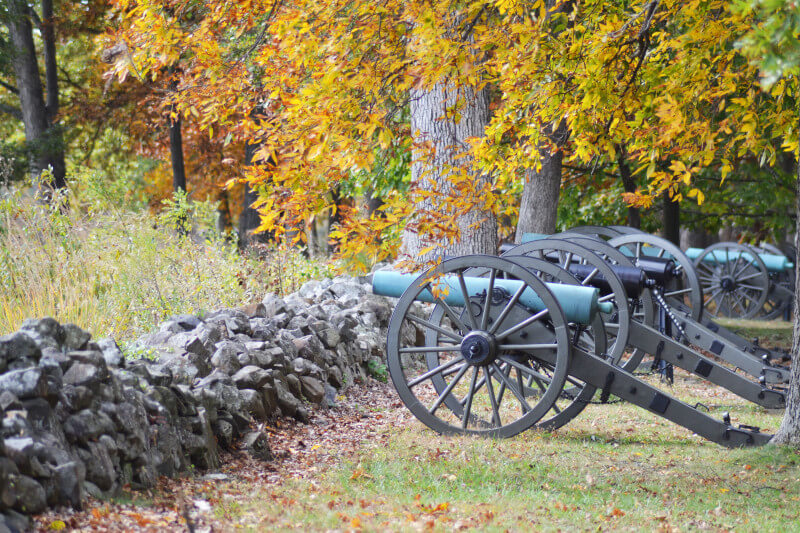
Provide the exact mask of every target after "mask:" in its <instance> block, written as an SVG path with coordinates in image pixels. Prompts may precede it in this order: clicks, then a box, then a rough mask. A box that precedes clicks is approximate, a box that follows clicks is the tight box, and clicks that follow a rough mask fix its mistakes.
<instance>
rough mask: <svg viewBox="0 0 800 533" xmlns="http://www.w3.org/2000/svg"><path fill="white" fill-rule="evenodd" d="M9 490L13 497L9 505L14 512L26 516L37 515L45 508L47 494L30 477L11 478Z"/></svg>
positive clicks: (18, 476)
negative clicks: (13, 500)
mask: <svg viewBox="0 0 800 533" xmlns="http://www.w3.org/2000/svg"><path fill="white" fill-rule="evenodd" d="M9 488H10V489H11V491H12V492H13V494H14V496H15V500H16V501H15V502H14V504H13V505H11V507H12V508H14V509H15V510H17V511H19V512H21V513H26V514H38V513H41V512H42V511H44V510H45V509H46V508H47V494H46V493H45V491H44V488H43V487H42V486H41V485H40V484H39V483H38V482H37V481H36V480H35V479H33V478H32V477H28V476H25V475H22V474H20V475H17V476H12V477H11V480H10V482H9Z"/></svg>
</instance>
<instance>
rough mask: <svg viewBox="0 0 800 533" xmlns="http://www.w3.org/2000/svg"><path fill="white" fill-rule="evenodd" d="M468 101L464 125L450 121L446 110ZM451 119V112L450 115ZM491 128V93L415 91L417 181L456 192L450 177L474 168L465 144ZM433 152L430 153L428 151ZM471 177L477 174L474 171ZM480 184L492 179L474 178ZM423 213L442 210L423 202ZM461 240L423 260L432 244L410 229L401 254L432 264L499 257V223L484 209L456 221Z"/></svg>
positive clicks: (449, 88)
mask: <svg viewBox="0 0 800 533" xmlns="http://www.w3.org/2000/svg"><path fill="white" fill-rule="evenodd" d="M459 97H460V98H461V99H462V100H463V104H464V105H463V107H461V108H460V109H459V113H460V115H461V117H460V120H458V121H456V120H454V119H452V118H450V117H449V116H447V110H448V109H449V108H452V107H453V106H455V105H456V104H457V103H458V102H459ZM450 113H451V114H452V110H450ZM488 123H489V98H488V94H487V91H486V90H485V89H484V90H481V91H477V92H476V91H475V89H474V88H472V87H461V88H459V89H456V88H455V87H454V86H453V85H452V84H448V83H441V84H438V85H436V86H434V87H433V88H431V89H430V90H415V91H412V94H411V131H412V132H413V134H414V146H415V149H414V155H413V160H412V162H411V179H412V182H413V183H415V184H417V185H419V186H421V187H423V188H426V189H427V188H428V186H427V185H426V183H427V182H428V181H433V182H434V183H435V186H434V187H433V188H434V189H436V190H437V191H440V192H443V193H452V192H453V191H452V188H451V185H450V182H449V177H450V176H449V174H450V172H451V170H449V169H453V168H458V167H462V168H464V167H469V166H470V164H471V158H470V157H469V156H466V157H465V156H464V153H465V152H467V151H468V150H469V146H468V145H467V143H466V140H467V139H468V138H470V137H482V136H483V135H484V130H485V128H486V125H487V124H488ZM425 148H428V149H429V150H426V149H425ZM470 172H472V171H470ZM473 178H474V179H475V180H487V181H488V179H489V178H488V176H479V175H476V174H475V175H473ZM418 207H419V209H420V211H422V212H424V211H425V210H431V209H437V208H440V206H437V205H435V204H434V203H433V202H430V201H427V200H426V201H424V202H421V204H420V205H419V206H418ZM457 229H458V233H459V236H458V238H457V239H456V240H455V241H454V242H452V243H450V244H447V245H445V246H443V247H442V248H438V249H436V250H434V251H433V252H429V253H427V254H424V255H421V254H420V251H421V250H422V249H424V248H426V247H428V246H430V245H431V244H432V243H429V242H426V241H425V239H424V236H421V235H420V234H418V233H416V232H413V231H411V230H406V231H405V232H404V233H403V245H402V252H403V253H405V254H408V255H410V256H411V257H412V258H416V259H417V260H420V261H428V260H431V259H433V258H435V257H437V256H439V255H441V254H446V255H463V254H479V253H482V254H495V253H497V220H496V219H495V216H494V214H493V213H492V212H491V211H490V210H487V209H484V207H483V206H480V205H474V206H471V208H470V209H469V210H467V211H466V212H465V213H464V214H463V215H460V216H459V217H458V218H457Z"/></svg>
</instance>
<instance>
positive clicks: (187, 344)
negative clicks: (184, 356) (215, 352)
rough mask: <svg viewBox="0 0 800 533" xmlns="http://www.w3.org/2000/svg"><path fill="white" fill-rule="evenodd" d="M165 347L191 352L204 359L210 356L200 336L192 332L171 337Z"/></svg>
mask: <svg viewBox="0 0 800 533" xmlns="http://www.w3.org/2000/svg"><path fill="white" fill-rule="evenodd" d="M167 345H168V346H174V347H175V348H180V349H182V350H185V351H187V352H191V353H193V354H196V355H199V356H201V357H203V358H205V359H207V358H208V356H209V355H211V354H210V352H209V350H208V348H206V345H205V344H204V343H203V340H202V339H201V338H200V336H199V335H197V334H196V333H192V332H184V333H178V334H176V335H173V336H172V337H170V339H169V341H167Z"/></svg>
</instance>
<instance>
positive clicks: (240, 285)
mask: <svg viewBox="0 0 800 533" xmlns="http://www.w3.org/2000/svg"><path fill="white" fill-rule="evenodd" d="M125 194H126V193H125V190H124V188H120V187H118V186H117V187H115V184H114V183H113V182H111V183H106V181H104V179H103V177H102V176H95V175H90V174H87V175H80V176H77V177H74V178H73V179H72V181H71V182H70V184H69V189H68V195H67V197H66V198H65V200H66V201H67V202H68V205H69V206H70V207H69V209H62V210H60V209H58V208H50V207H48V206H46V205H42V204H41V203H39V202H37V201H36V200H35V199H33V198H30V197H29V196H26V195H25V194H23V193H21V192H19V191H11V192H7V193H6V194H5V195H3V194H2V191H0V283H1V284H2V285H3V287H4V289H3V291H2V292H0V334H3V333H8V332H11V331H14V330H16V329H17V328H18V327H19V325H20V324H21V323H22V321H24V320H25V319H27V318H31V317H43V316H52V317H54V318H56V319H57V320H59V321H61V322H73V323H75V324H78V325H79V326H81V327H83V328H85V329H87V330H89V331H90V332H92V334H93V335H94V336H95V337H102V336H106V335H111V336H114V337H115V338H117V339H120V340H127V339H131V338H133V337H135V336H137V335H139V334H141V333H143V332H146V331H148V330H151V329H152V328H153V326H154V325H155V324H158V323H159V322H160V321H162V320H164V319H165V318H166V317H168V316H170V315H173V314H179V313H201V312H203V311H210V310H213V309H218V308H221V307H238V306H241V305H245V304H247V303H249V302H253V301H258V300H260V299H261V298H262V297H263V295H264V294H265V293H267V292H278V293H287V292H291V291H293V290H296V289H297V288H299V286H300V284H301V283H302V282H303V281H305V280H307V279H309V278H311V277H320V276H322V275H324V274H325V270H324V267H321V266H319V265H316V264H313V263H310V262H308V261H307V260H305V259H304V258H303V257H302V256H301V255H300V253H299V252H298V251H297V250H293V249H290V250H287V249H284V250H275V249H269V250H265V251H262V253H261V256H260V257H257V256H255V255H242V254H240V253H239V252H238V250H237V249H236V243H235V240H232V239H231V238H230V236H227V237H226V236H224V235H220V234H219V233H217V232H216V231H214V230H213V229H212V228H213V214H214V212H215V206H213V205H211V204H210V203H205V202H189V201H187V200H186V198H185V197H177V198H175V199H173V200H172V201H171V202H170V203H169V204H168V205H167V206H166V208H165V209H164V210H162V212H161V213H159V214H158V215H156V214H153V213H152V212H150V211H149V210H148V209H146V207H144V206H143V205H142V204H140V203H137V202H135V201H129V200H126V196H125ZM176 222H182V223H185V224H186V225H187V226H188V227H189V230H188V233H186V234H185V235H182V234H181V233H180V232H178V231H176V228H175V224H176Z"/></svg>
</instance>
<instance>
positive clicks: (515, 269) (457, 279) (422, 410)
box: [387, 256, 571, 437]
mask: <svg viewBox="0 0 800 533" xmlns="http://www.w3.org/2000/svg"><path fill="white" fill-rule="evenodd" d="M476 268H477V269H481V271H485V272H487V276H486V277H487V278H488V284H487V289H486V290H484V291H483V292H482V294H475V293H474V291H473V294H470V292H469V290H468V288H467V284H466V282H465V277H467V276H466V274H467V272H468V271H473V272H474V271H475V269H476ZM443 277H444V278H443ZM442 279H448V280H451V281H452V283H453V284H454V285H455V288H452V287H451V288H450V290H449V291H443V289H446V288H447V287H445V286H444V284H443V283H441V281H440V280H442ZM502 279H508V280H517V281H516V285H515V286H514V287H515V288H514V290H513V294H512V293H511V292H510V291H508V290H506V289H504V288H503V287H501V286H499V284H497V283H496V282H498V281H499V280H502ZM519 282H521V283H519ZM425 291H430V293H432V294H433V296H434V298H435V301H436V304H437V305H438V306H439V307H440V308H441V309H442V312H443V313H444V315H445V316H446V319H444V318H443V319H441V320H438V323H436V322H437V321H432V320H430V319H429V318H423V317H421V316H419V315H418V314H417V312H416V311H415V308H414V306H413V305H412V304H413V303H414V302H415V300H417V299H418V297H419V295H420V294H422V293H423V292H425ZM451 291H452V294H451ZM531 294H534V295H536V296H537V297H538V298H539V299H540V300H541V302H542V303H543V304H544V308H543V309H541V310H533V309H530V308H528V307H526V306H525V305H522V304H521V303H520V299H521V298H524V297H525V295H528V296H530V295H531ZM418 329H419V330H421V331H422V333H423V338H424V339H425V341H424V342H422V345H421V346H418V345H417V344H418V341H417V335H416V334H415V333H414V332H415V331H417V330H418ZM569 331H570V330H569V327H568V324H567V321H566V319H565V317H564V313H563V311H562V310H561V307H560V306H559V305H558V302H557V301H556V299H555V297H554V296H553V294H552V293H551V292H550V290H549V289H548V288H547V286H546V285H545V283H544V282H543V281H542V280H540V279H539V278H537V277H536V276H535V275H534V274H532V273H531V272H529V271H528V270H526V269H525V268H524V267H522V266H521V265H519V264H516V263H514V262H513V261H509V260H507V259H503V258H499V257H492V256H464V257H457V258H454V259H448V260H446V261H444V262H442V264H441V265H439V266H438V267H436V268H434V269H431V270H429V271H428V272H425V273H424V274H422V275H421V276H420V277H419V278H417V280H416V281H414V282H413V283H412V284H411V286H410V288H409V289H408V290H406V291H405V292H404V293H403V295H402V296H401V297H400V300H399V301H398V304H397V307H396V308H395V311H394V313H393V314H392V319H391V321H390V323H389V334H388V342H387V345H388V353H387V362H388V367H389V375H390V376H391V378H392V382H393V383H394V386H395V388H396V389H397V392H398V394H399V396H400V398H401V400H402V401H403V403H405V405H406V407H408V409H409V410H410V411H411V412H412V413H413V414H414V415H415V416H416V417H417V418H418V419H419V420H420V421H421V422H423V423H424V424H425V425H427V426H428V427H429V428H431V429H433V430H434V431H437V432H439V433H444V434H454V433H468V434H477V435H485V436H491V437H511V436H513V435H516V434H517V433H519V432H521V431H524V430H526V429H528V428H530V427H531V426H533V425H534V424H536V422H538V421H539V420H540V419H541V418H542V417H543V416H544V415H545V414H546V413H548V412H549V411H550V410H551V408H552V405H553V404H554V403H555V402H556V401H557V400H558V399H559V396H560V395H561V393H562V390H563V388H564V385H565V383H566V380H567V370H568V366H569V362H570V356H571V345H570V339H569ZM432 332H435V334H432ZM434 358H436V360H437V362H438V363H439V364H437V365H435V366H433V368H431V367H430V365H429V364H428V363H429V362H430V361H431V360H433V359H434ZM531 381H533V382H534V383H536V384H537V386H539V385H540V389H539V390H540V394H539V395H538V396H536V397H534V396H532V395H530V394H526V387H527V384H528V383H529V382H531ZM437 385H438V386H437ZM442 385H443V386H444V388H442ZM445 402H447V403H450V404H451V405H452V402H457V403H458V405H459V406H460V407H459V408H457V409H450V408H447V407H446V406H445Z"/></svg>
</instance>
